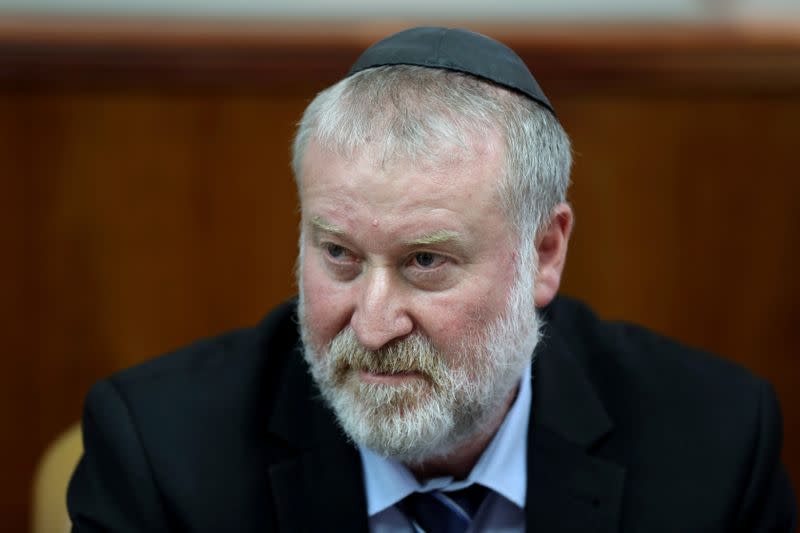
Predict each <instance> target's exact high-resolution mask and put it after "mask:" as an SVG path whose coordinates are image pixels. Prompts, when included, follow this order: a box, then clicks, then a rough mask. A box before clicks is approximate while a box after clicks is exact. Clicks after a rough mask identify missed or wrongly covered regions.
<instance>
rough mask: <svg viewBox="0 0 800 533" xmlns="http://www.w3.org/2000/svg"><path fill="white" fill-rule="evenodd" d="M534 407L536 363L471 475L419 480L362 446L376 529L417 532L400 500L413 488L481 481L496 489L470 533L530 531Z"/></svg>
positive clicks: (377, 531) (389, 532) (528, 369)
mask: <svg viewBox="0 0 800 533" xmlns="http://www.w3.org/2000/svg"><path fill="white" fill-rule="evenodd" d="M530 410H531V364H530V363H528V366H527V367H526V368H525V372H524V374H523V376H522V381H521V383H520V387H519V392H518V393H517V397H516V399H515V400H514V404H513V405H512V406H511V409H509V411H508V414H507V415H506V418H505V420H503V423H502V424H501V425H500V428H499V429H498V430H497V433H496V434H495V436H494V437H493V438H492V440H491V442H490V443H489V446H488V447H487V448H486V450H484V452H483V454H481V456H480V458H479V459H478V462H477V463H476V464H475V467H474V468H473V469H472V471H471V472H470V473H469V476H467V478H466V479H464V480H461V481H456V480H454V479H453V477H452V476H444V477H437V478H433V479H428V480H425V481H424V482H423V483H420V482H419V481H417V479H416V478H415V477H414V475H413V474H412V473H411V472H410V471H409V470H408V469H407V468H406V467H405V466H403V465H402V464H401V463H398V462H397V461H394V460H392V459H387V458H386V457H383V456H381V455H379V454H377V453H375V452H373V451H372V450H370V449H368V448H365V447H363V446H360V447H359V452H360V453H361V459H362V461H361V464H362V469H363V474H364V488H365V491H366V496H367V514H368V515H369V528H370V531H371V533H412V532H414V527H413V526H412V525H411V521H410V520H409V519H408V518H407V517H406V516H405V515H404V514H403V513H402V512H401V511H400V509H398V507H397V503H398V502H400V501H402V500H403V499H404V498H405V497H406V496H408V495H409V494H411V493H412V492H429V491H432V490H442V491H450V490H459V489H463V488H466V487H468V486H469V485H472V484H473V483H480V484H481V485H483V486H485V487H488V488H489V489H491V490H490V491H489V494H488V495H487V496H486V500H485V501H484V502H483V504H482V505H481V507H480V509H479V510H478V513H477V514H476V515H475V519H474V520H473V522H472V525H471V526H470V528H469V530H468V533H471V532H478V531H481V532H488V533H511V532H521V531H525V491H526V482H527V475H526V474H527V463H528V461H527V459H528V457H527V449H528V419H529V414H530Z"/></svg>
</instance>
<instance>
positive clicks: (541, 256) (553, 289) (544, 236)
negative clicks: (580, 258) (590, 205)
mask: <svg viewBox="0 0 800 533" xmlns="http://www.w3.org/2000/svg"><path fill="white" fill-rule="evenodd" d="M571 232H572V208H570V206H569V205H567V204H565V203H562V204H558V205H557V206H556V207H555V209H553V213H552V215H551V217H550V222H549V224H548V225H547V227H545V228H542V230H541V231H540V232H539V234H538V235H537V237H536V254H537V256H538V257H537V259H538V269H537V272H536V281H535V283H534V288H533V302H534V304H535V305H536V307H544V306H545V305H547V304H549V303H550V301H551V300H552V299H553V298H555V296H556V293H557V292H558V286H559V285H560V284H561V273H562V272H563V270H564V263H565V262H566V260H567V243H568V242H569V236H570V233H571Z"/></svg>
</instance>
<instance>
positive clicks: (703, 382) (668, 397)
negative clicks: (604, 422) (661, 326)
mask: <svg viewBox="0 0 800 533" xmlns="http://www.w3.org/2000/svg"><path fill="white" fill-rule="evenodd" d="M544 314H545V321H546V326H545V330H544V342H547V341H548V337H549V338H551V339H552V340H554V341H555V339H553V338H554V337H557V339H558V343H559V346H564V347H565V348H564V350H565V351H568V352H569V356H570V357H571V358H573V359H574V360H575V362H576V364H577V365H578V366H579V367H580V368H581V369H582V372H583V373H584V375H585V376H586V377H587V379H588V381H589V382H590V383H591V385H592V387H593V388H594V391H595V393H596V395H597V397H598V398H599V399H600V401H601V403H602V405H603V407H604V409H605V411H606V413H607V415H608V417H609V419H610V420H611V423H612V425H613V429H612V430H611V432H610V433H609V434H608V435H607V437H606V438H605V439H604V440H603V442H602V443H600V444H599V445H598V448H597V449H596V453H597V454H599V455H601V456H603V457H605V458H606V459H609V460H612V461H613V462H615V463H617V464H620V465H624V466H625V467H626V468H627V482H628V486H629V487H630V488H631V492H630V494H629V497H628V499H629V500H630V504H631V506H632V507H633V508H636V509H649V510H650V512H649V513H643V514H642V515H636V514H632V515H631V517H630V520H631V521H632V523H634V521H635V520H639V519H641V520H646V516H648V515H652V516H660V517H662V518H664V519H665V520H666V518H665V517H671V518H670V520H673V519H674V520H677V519H678V518H680V519H685V518H686V517H692V516H693V517H697V518H698V519H703V518H704V517H705V518H707V517H723V516H726V517H727V518H725V520H724V521H723V522H719V523H727V524H733V523H735V524H746V526H744V529H743V530H746V531H762V530H763V531H766V530H769V531H772V530H773V529H769V527H773V526H775V529H774V530H776V531H788V530H789V529H787V528H786V527H785V525H786V524H790V523H792V522H793V520H794V516H795V511H794V503H793V496H792V491H791V488H790V487H789V484H788V481H787V478H786V474H785V471H784V469H783V468H782V466H781V464H780V452H781V441H782V422H781V413H780V408H779V405H778V401H777V398H776V395H775V393H774V391H773V389H772V386H771V385H770V384H769V383H768V382H766V381H765V380H763V379H762V378H760V377H757V376H755V375H754V374H753V373H751V372H750V371H748V370H747V369H745V368H743V367H742V366H740V365H737V364H735V363H733V362H731V361H728V360H725V359H723V358H721V357H718V356H716V355H714V354H710V353H708V352H705V351H703V350H699V349H696V348H692V347H689V346H686V345H684V344H681V343H679V342H676V341H674V340H671V339H668V338H666V337H664V336H662V335H659V334H657V333H654V332H652V331H649V330H647V329H645V328H642V327H640V326H636V325H633V324H628V323H623V322H609V321H604V320H601V319H599V318H598V317H597V316H595V315H594V313H592V311H591V310H589V309H588V308H587V307H586V306H585V305H583V304H581V303H579V302H576V301H574V300H570V299H567V298H559V299H558V300H557V301H555V302H553V304H552V305H551V306H550V307H549V308H548V309H546V310H545V313H544ZM554 344H555V342H554ZM553 355H557V354H553ZM664 502H671V503H670V506H669V508H664V505H663V504H664ZM719 520H722V518H719ZM644 523H645V522H642V524H644ZM664 523H665V524H667V523H670V522H669V520H667V521H665V522H664ZM677 523H678V522H676V524H677ZM776 524H782V525H781V526H780V527H777V526H776ZM639 526H641V524H639ZM651 526H652V527H651ZM658 527H663V524H662V525H661V526H658ZM658 527H656V526H653V525H652V524H650V525H648V526H647V527H644V526H641V527H631V529H632V530H657V529H658ZM654 528H655V529H654ZM667 529H669V528H667ZM690 529H691V528H690ZM671 530H681V528H680V527H678V526H677V525H676V528H675V529H671ZM702 530H709V531H710V530H716V529H714V528H709V529H702Z"/></svg>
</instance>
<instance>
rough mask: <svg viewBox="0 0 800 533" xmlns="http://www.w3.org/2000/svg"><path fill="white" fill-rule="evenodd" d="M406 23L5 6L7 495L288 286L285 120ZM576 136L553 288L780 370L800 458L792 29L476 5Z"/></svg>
mask: <svg viewBox="0 0 800 533" xmlns="http://www.w3.org/2000/svg"><path fill="white" fill-rule="evenodd" d="M398 27H399V26H398V25H397V24H392V23H387V24H378V25H371V26H367V25H356V24H350V25H300V24H294V25H291V24H287V25H280V26H278V25H267V24H262V23H258V24H253V23H245V22H239V23H233V22H230V23H225V24H208V23H199V22H193V23H189V22H187V23H176V22H171V23H169V24H166V23H157V22H150V21H133V22H122V21H63V20H62V21H55V20H43V19H35V20H34V19H29V20H22V19H16V20H11V19H7V20H4V21H2V22H0V176H2V182H0V183H2V190H3V195H2V197H0V235H1V236H2V243H3V248H4V253H3V261H2V262H0V280H2V281H0V294H2V297H3V298H2V301H3V306H2V325H1V326H0V327H2V330H0V331H2V334H3V339H4V341H5V342H4V345H5V347H6V354H5V357H3V358H2V363H0V423H2V425H3V427H4V430H3V432H2V440H1V441H0V445H1V446H2V448H0V451H2V454H3V458H4V459H3V470H4V473H5V480H6V481H5V483H3V485H2V486H1V487H0V514H1V515H2V516H3V517H4V523H5V525H6V527H7V528H8V529H9V530H12V531H18V530H19V531H21V530H24V529H25V525H26V524H27V516H28V501H29V494H30V490H29V489H30V476H31V474H32V472H33V468H34V464H35V461H36V460H37V458H38V456H39V454H40V453H41V452H42V451H43V449H44V447H45V445H46V443H47V442H49V441H50V440H52V439H53V438H54V437H55V436H56V435H57V434H58V432H59V431H61V430H63V429H64V428H66V427H67V426H68V425H69V424H70V423H71V422H73V421H74V420H76V419H77V418H78V417H79V414H80V409H81V403H82V401H83V396H84V395H85V393H86V390H87V389H88V387H89V385H90V384H91V383H92V382H93V381H94V380H96V379H98V378H100V377H102V376H104V375H107V374H108V373H110V372H112V371H114V370H117V369H120V368H123V367H126V366H129V365H131V364H135V363H136V362H138V361H141V360H143V359H146V358H148V357H151V356H153V355H155V354H158V353H161V352H163V351H165V350H169V349H172V348H175V347H177V346H180V345H181V344H184V343H186V342H189V341H190V340H192V339H194V338H197V337H200V336H206V335H211V334H214V333H216V332H219V331H222V330H225V329H228V328H232V327H236V326H240V325H246V324H251V323H253V322H255V321H257V320H258V319H259V317H260V316H261V315H262V314H263V313H264V312H265V311H266V310H267V309H269V308H270V307H271V306H272V305H274V304H275V303H277V302H278V301H280V300H282V299H283V298H285V297H287V296H289V295H290V294H292V293H293V291H294V288H293V279H292V278H293V274H292V268H293V263H294V254H295V241H296V224H297V213H296V199H295V193H294V190H293V183H292V178H291V174H290V172H289V165H288V161H289V142H290V138H291V135H292V130H293V127H294V126H293V125H294V123H295V122H296V120H297V119H298V118H299V115H300V113H301V111H302V109H303V108H304V106H305V105H306V103H307V102H308V100H309V99H310V98H311V97H312V96H313V94H314V93H315V92H316V91H318V90H319V89H320V88H322V87H324V86H325V85H327V84H328V83H330V82H332V81H334V80H335V79H337V78H338V77H340V76H341V75H342V73H343V72H345V71H346V69H347V66H348V64H349V62H350V61H352V60H353V59H354V58H355V57H356V55H357V54H358V53H359V51H360V50H361V49H362V48H363V47H364V46H365V45H366V44H368V43H369V42H371V41H373V40H374V39H375V38H376V37H379V36H381V35H383V34H385V33H387V32H389V31H392V30H394V29H397V28H398ZM477 29H479V30H482V31H484V32H486V33H489V34H491V35H494V36H497V37H500V38H502V39H504V40H505V41H507V42H508V43H509V44H511V45H512V46H514V47H515V48H516V49H517V50H518V51H520V52H521V54H522V55H523V56H524V58H525V59H526V60H527V61H528V62H529V64H530V65H531V66H532V67H533V68H534V70H535V72H536V73H537V77H539V78H540V81H541V82H542V84H543V85H544V87H545V89H546V90H548V94H549V95H550V97H551V99H552V100H553V102H554V104H555V105H556V108H557V109H558V112H559V116H560V118H561V120H562V121H563V123H564V125H565V127H566V128H567V130H568V131H569V132H570V134H571V136H572V138H573V143H574V148H575V152H576V164H575V172H574V187H573V189H572V201H573V204H574V206H575V210H576V214H577V227H576V231H575V234H574V240H573V242H572V245H571V250H570V260H569V261H568V268H567V275H566V280H565V287H564V290H565V291H566V292H568V293H571V294H575V295H578V296H580V297H582V298H584V299H586V300H587V301H589V302H590V303H591V304H592V305H593V306H594V307H595V308H596V309H597V310H598V311H599V312H600V313H601V314H602V315H604V316H608V317H612V318H623V319H628V320H632V321H636V322H640V323H644V324H645V325H648V326H650V327H652V328H654V329H657V330H659V331H662V332H664V333H667V334H670V335H673V336H675V337H678V338H679V339H681V340H683V341H685V342H687V343H691V344H695V345H699V346H702V347H704V348H707V349H709V350H712V351H716V352H718V353H721V354H723V355H725V356H726V357H729V358H732V359H734V360H736V361H739V362H741V363H743V364H745V365H746V366H748V367H749V368H751V369H753V370H754V371H755V372H757V373H759V374H761V375H763V376H765V377H767V378H769V379H770V380H771V381H772V382H773V383H774V384H775V386H776V389H777V391H778V393H779V396H780V398H781V401H782V404H783V408H784V413H785V423H786V439H785V458H786V462H787V464H788V465H789V467H790V471H791V473H792V476H793V478H794V479H795V484H798V483H800V407H798V406H800V397H798V392H797V390H798V388H800V360H799V359H798V356H797V352H796V348H795V345H796V343H797V339H798V337H797V333H796V327H795V324H796V321H797V317H798V311H799V309H798V304H797V303H796V302H798V301H800V283H798V281H797V277H796V272H798V271H800V254H799V253H798V251H797V243H798V242H800V214H799V213H798V210H797V209H796V198H798V195H799V194H800V185H798V183H800V180H798V172H797V170H796V162H795V160H796V157H795V156H796V152H797V133H796V125H797V124H798V123H800V38H798V37H797V35H799V34H798V33H797V32H796V31H794V30H795V29H794V28H791V27H785V28H777V29H774V28H773V29H772V30H770V29H769V28H762V27H752V26H749V27H744V26H737V27H733V26H729V27H722V26H719V27H710V28H709V27H675V26H667V27H664V26H661V27H641V26H627V27H625V26H616V27H609V26H586V27H574V26H554V27H547V28H543V27H523V26H519V25H517V26H486V27H480V28H477Z"/></svg>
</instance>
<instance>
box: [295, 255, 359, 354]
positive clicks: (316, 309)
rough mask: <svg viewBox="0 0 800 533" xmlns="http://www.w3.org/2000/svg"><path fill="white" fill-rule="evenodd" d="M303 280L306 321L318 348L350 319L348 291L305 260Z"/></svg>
mask: <svg viewBox="0 0 800 533" xmlns="http://www.w3.org/2000/svg"><path fill="white" fill-rule="evenodd" d="M300 283H302V285H303V297H304V299H305V321H306V327H307V328H308V332H309V333H310V334H311V340H312V342H313V343H314V344H315V347H316V348H321V347H322V346H325V345H326V344H328V343H329V342H330V341H331V340H332V339H333V338H334V337H335V336H336V335H337V334H338V333H339V332H341V331H342V329H344V328H345V327H346V326H347V324H348V323H349V322H350V314H351V313H352V311H350V307H349V306H348V303H347V293H346V292H343V291H342V289H341V287H339V286H338V284H337V283H335V282H334V281H332V280H331V279H330V277H329V276H328V275H327V273H325V272H324V271H322V269H321V268H320V266H319V265H316V264H315V262H314V259H311V261H306V262H305V263H304V264H303V268H302V270H301V278H300Z"/></svg>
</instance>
